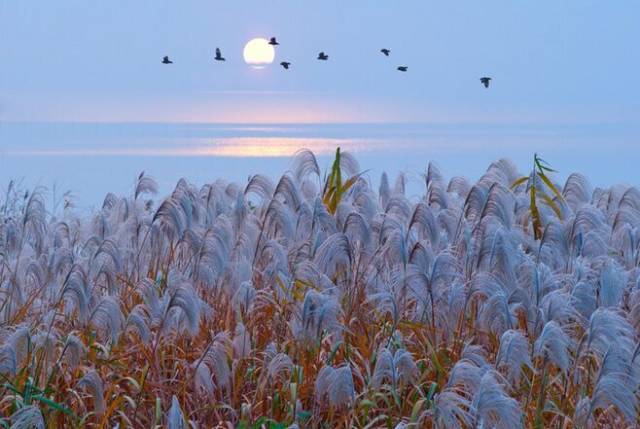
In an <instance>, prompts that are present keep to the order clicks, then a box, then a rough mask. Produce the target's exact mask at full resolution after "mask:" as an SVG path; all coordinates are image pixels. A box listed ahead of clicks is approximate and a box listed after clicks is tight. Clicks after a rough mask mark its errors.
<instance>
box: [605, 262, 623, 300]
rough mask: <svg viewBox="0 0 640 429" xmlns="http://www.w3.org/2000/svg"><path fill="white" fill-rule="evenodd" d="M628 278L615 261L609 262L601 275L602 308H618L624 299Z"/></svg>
mask: <svg viewBox="0 0 640 429" xmlns="http://www.w3.org/2000/svg"><path fill="white" fill-rule="evenodd" d="M626 283H627V278H626V275H625V273H624V272H622V269H621V268H620V267H619V266H618V265H616V264H615V263H614V262H613V261H607V263H606V264H605V265H604V267H603V268H602V271H601V273H600V285H599V286H600V287H599V291H598V292H599V293H598V301H599V305H600V306H601V307H617V306H618V303H619V302H620V300H621V299H622V295H623V293H624V288H625V286H626Z"/></svg>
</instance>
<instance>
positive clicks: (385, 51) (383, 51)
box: [380, 48, 391, 57]
mask: <svg viewBox="0 0 640 429" xmlns="http://www.w3.org/2000/svg"><path fill="white" fill-rule="evenodd" d="M380 52H382V53H383V54H384V56H385V57H388V56H389V54H390V53H391V49H387V48H382V49H380Z"/></svg>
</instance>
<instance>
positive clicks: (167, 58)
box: [162, 55, 173, 64]
mask: <svg viewBox="0 0 640 429" xmlns="http://www.w3.org/2000/svg"><path fill="white" fill-rule="evenodd" d="M162 64H173V61H171V60H170V59H169V57H168V56H166V55H165V56H164V57H163V58H162Z"/></svg>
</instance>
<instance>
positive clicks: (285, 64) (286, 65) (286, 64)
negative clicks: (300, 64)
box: [280, 61, 291, 70]
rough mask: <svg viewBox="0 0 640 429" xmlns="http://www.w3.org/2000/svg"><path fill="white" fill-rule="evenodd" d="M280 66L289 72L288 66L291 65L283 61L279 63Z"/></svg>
mask: <svg viewBox="0 0 640 429" xmlns="http://www.w3.org/2000/svg"><path fill="white" fill-rule="evenodd" d="M280 65H281V66H282V67H284V68H285V70H289V66H290V65H291V63H290V62H288V61H283V62H281V63H280Z"/></svg>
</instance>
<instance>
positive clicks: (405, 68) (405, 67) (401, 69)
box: [398, 66, 409, 72]
mask: <svg viewBox="0 0 640 429" xmlns="http://www.w3.org/2000/svg"><path fill="white" fill-rule="evenodd" d="M398 70H400V71H401V72H406V71H407V70H409V67H407V66H398Z"/></svg>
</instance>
